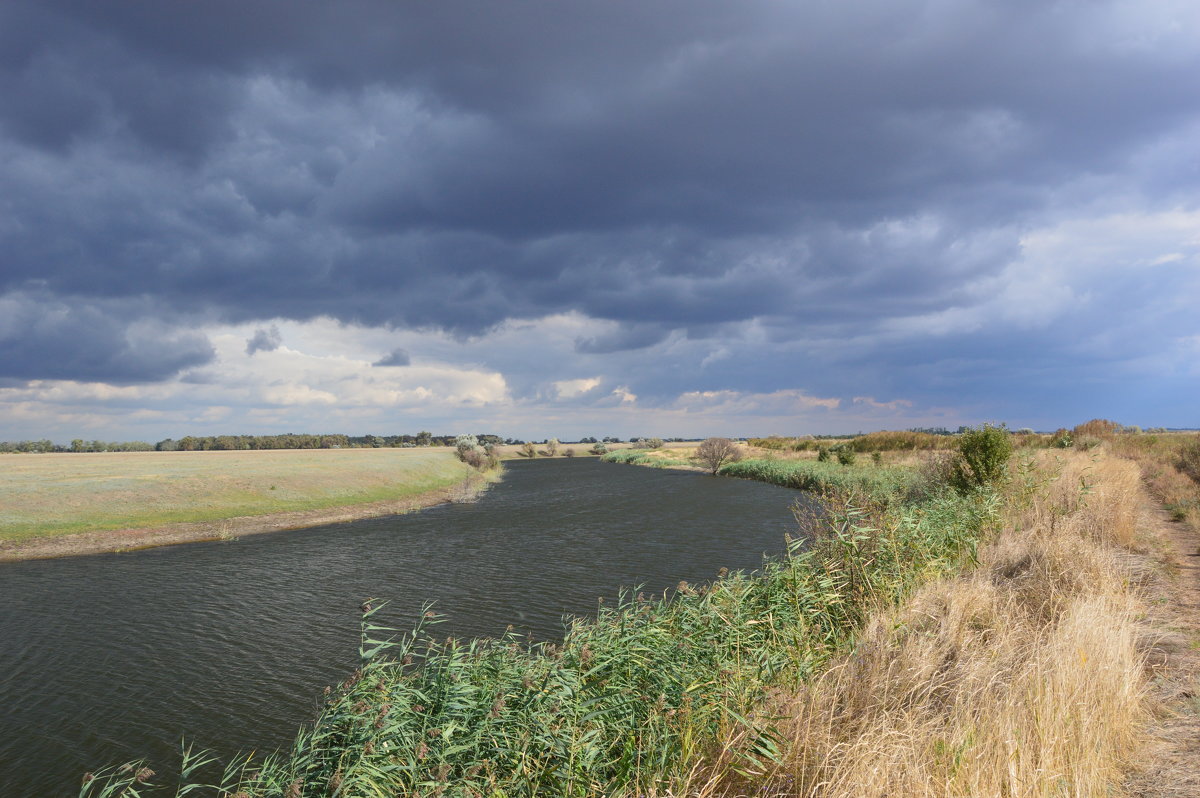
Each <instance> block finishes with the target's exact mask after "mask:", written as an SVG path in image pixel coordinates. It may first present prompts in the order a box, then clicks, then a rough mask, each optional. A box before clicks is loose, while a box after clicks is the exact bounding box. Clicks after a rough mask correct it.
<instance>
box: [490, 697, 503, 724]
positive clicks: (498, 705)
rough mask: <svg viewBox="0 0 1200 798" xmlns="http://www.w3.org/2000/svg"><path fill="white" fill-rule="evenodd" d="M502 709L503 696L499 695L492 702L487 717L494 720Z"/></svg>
mask: <svg viewBox="0 0 1200 798" xmlns="http://www.w3.org/2000/svg"><path fill="white" fill-rule="evenodd" d="M503 711H504V696H500V697H499V698H497V699H496V700H495V701H494V702H492V711H491V712H490V713H488V717H489V718H492V719H493V720H495V719H496V718H498V717H500V713H501V712H503Z"/></svg>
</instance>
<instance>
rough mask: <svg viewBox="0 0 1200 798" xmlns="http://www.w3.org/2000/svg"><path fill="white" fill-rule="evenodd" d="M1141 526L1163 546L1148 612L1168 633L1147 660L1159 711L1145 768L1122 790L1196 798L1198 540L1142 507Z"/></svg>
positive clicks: (1199, 780)
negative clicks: (1157, 591)
mask: <svg viewBox="0 0 1200 798" xmlns="http://www.w3.org/2000/svg"><path fill="white" fill-rule="evenodd" d="M1142 523H1143V524H1144V525H1145V527H1144V528H1146V529H1147V530H1148V531H1150V532H1151V533H1152V535H1154V536H1157V537H1158V539H1160V540H1161V541H1162V542H1163V544H1164V551H1163V554H1165V555H1166V556H1165V559H1166V560H1167V563H1168V569H1169V573H1168V576H1167V579H1166V580H1165V582H1166V583H1165V584H1164V585H1163V586H1162V592H1161V595H1159V596H1157V597H1156V598H1157V601H1156V603H1155V605H1154V609H1153V610H1152V620H1153V621H1154V622H1155V624H1156V625H1157V626H1159V628H1162V629H1164V630H1167V632H1166V635H1165V636H1164V637H1163V639H1162V640H1161V641H1160V642H1159V643H1158V645H1157V646H1155V649H1154V651H1153V652H1152V654H1151V666H1152V668H1153V669H1154V690H1155V692H1156V693H1157V698H1158V699H1159V701H1160V702H1161V704H1162V706H1163V708H1164V711H1163V713H1162V714H1161V716H1160V717H1159V718H1158V719H1157V720H1156V721H1155V723H1154V726H1153V727H1152V728H1151V734H1152V736H1153V741H1152V743H1151V745H1150V747H1149V750H1147V751H1146V752H1145V753H1144V755H1143V757H1142V758H1143V760H1144V763H1145V764H1144V765H1143V766H1142V767H1141V768H1140V769H1139V771H1138V772H1136V773H1134V774H1133V775H1132V776H1131V778H1130V779H1129V781H1128V782H1127V784H1126V787H1127V789H1128V790H1129V794H1130V795H1132V796H1137V798H1184V796H1188V797H1189V798H1195V797H1196V796H1200V534H1198V533H1197V531H1196V530H1195V529H1193V528H1192V527H1191V526H1189V525H1188V524H1185V523H1179V522H1173V521H1171V520H1170V517H1169V516H1168V514H1167V512H1166V511H1165V510H1163V509H1162V508H1161V507H1160V506H1158V505H1154V506H1147V507H1145V508H1144V510H1143V520H1142Z"/></svg>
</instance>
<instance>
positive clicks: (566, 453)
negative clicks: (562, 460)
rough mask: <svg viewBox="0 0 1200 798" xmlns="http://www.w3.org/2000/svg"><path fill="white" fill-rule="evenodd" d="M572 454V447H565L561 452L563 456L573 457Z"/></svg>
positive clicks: (573, 454) (573, 452)
mask: <svg viewBox="0 0 1200 798" xmlns="http://www.w3.org/2000/svg"><path fill="white" fill-rule="evenodd" d="M574 456H575V450H574V449H567V450H565V451H564V452H563V457H574Z"/></svg>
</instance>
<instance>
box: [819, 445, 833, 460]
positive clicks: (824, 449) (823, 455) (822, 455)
mask: <svg viewBox="0 0 1200 798" xmlns="http://www.w3.org/2000/svg"><path fill="white" fill-rule="evenodd" d="M829 459H830V454H829V447H828V446H818V447H817V460H818V461H819V462H822V463H828V462H829Z"/></svg>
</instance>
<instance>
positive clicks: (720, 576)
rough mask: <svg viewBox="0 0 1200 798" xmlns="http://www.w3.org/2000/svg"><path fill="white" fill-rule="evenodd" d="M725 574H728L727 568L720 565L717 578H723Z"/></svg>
mask: <svg viewBox="0 0 1200 798" xmlns="http://www.w3.org/2000/svg"><path fill="white" fill-rule="evenodd" d="M727 576H729V569H728V568H725V567H724V566H722V567H721V570H719V571H717V579H724V578H725V577H727Z"/></svg>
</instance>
